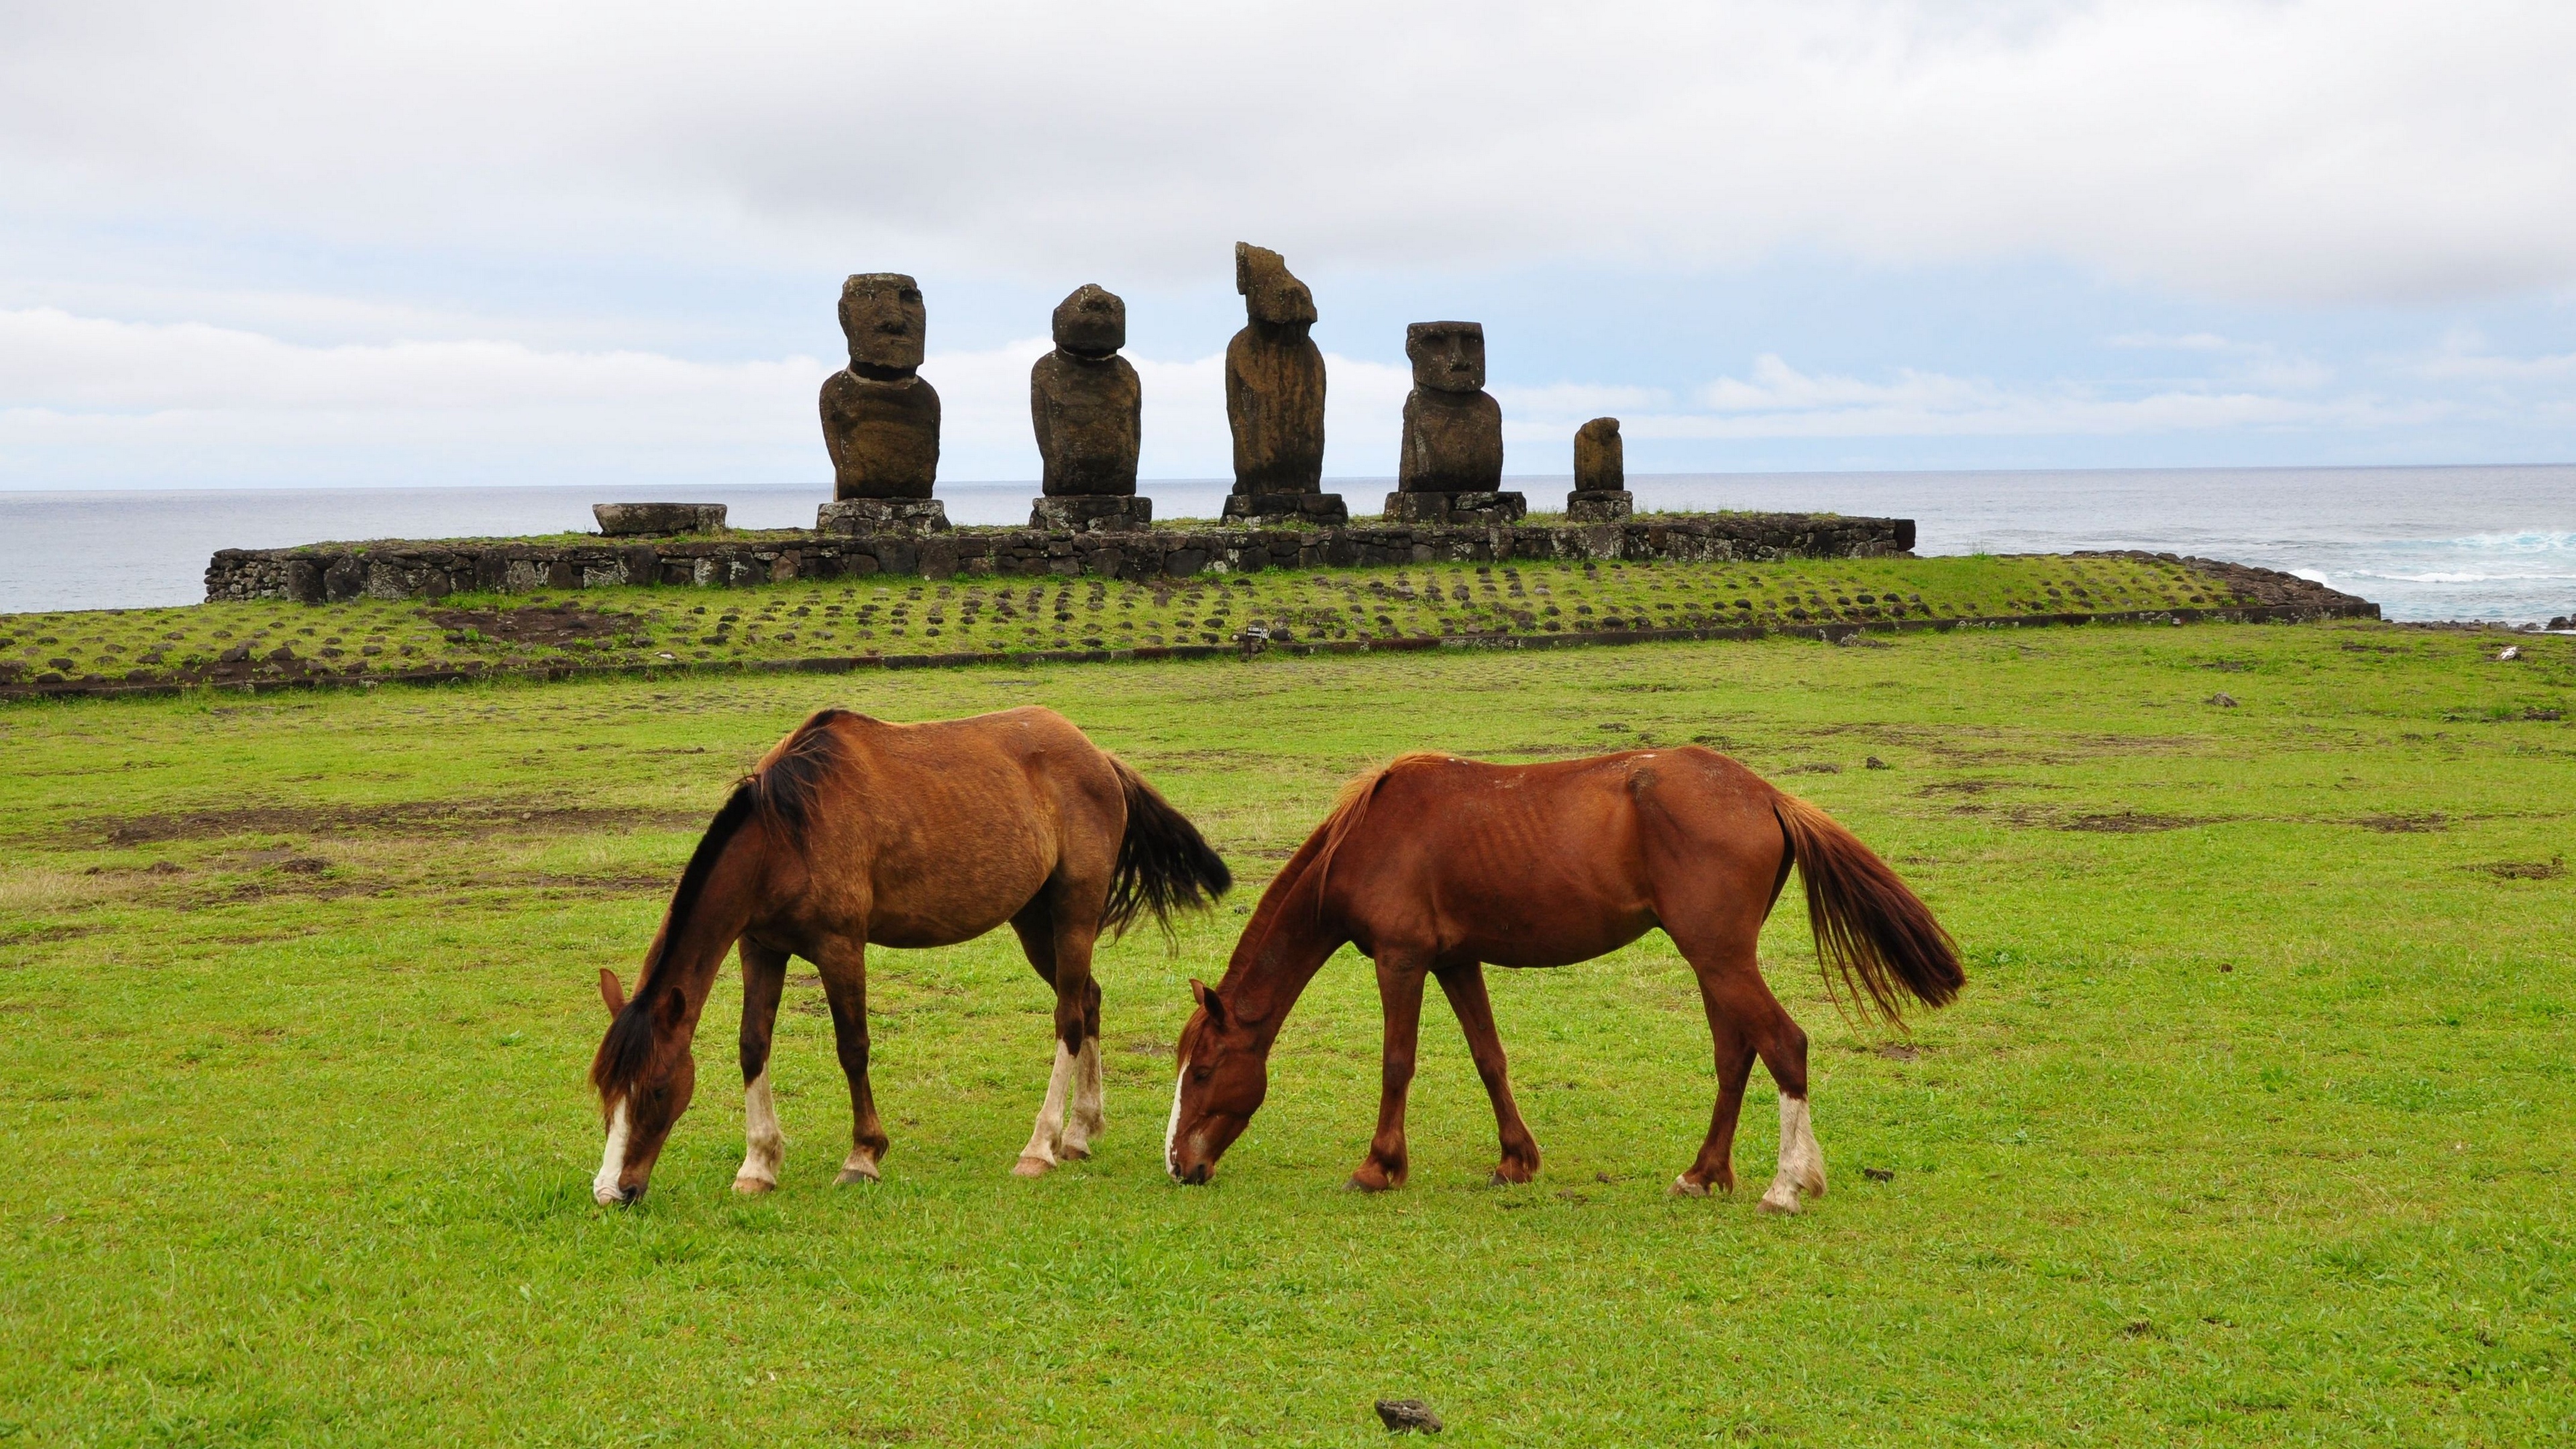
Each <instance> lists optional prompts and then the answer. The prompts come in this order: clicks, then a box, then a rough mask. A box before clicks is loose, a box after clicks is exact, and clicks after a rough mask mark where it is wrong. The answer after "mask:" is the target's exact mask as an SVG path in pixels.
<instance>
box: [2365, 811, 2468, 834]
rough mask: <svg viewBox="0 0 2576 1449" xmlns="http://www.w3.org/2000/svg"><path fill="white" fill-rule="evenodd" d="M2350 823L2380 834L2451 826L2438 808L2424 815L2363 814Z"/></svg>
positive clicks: (2405, 832)
mask: <svg viewBox="0 0 2576 1449" xmlns="http://www.w3.org/2000/svg"><path fill="white" fill-rule="evenodd" d="M2352 823H2353V824H2355V825H2358V826H2360V827H2361V828H2362V829H2364V830H2376V831H2378V832H2379V833H2380V834H2382V835H2419V834H2424V833H2427V832H2430V831H2435V830H2448V829H2450V828H2451V822H2450V818H2449V817H2447V816H2445V815H2443V814H2442V813H2441V812H2440V811H2438V810H2436V811H2433V812H2431V813H2430V814H2425V815H2364V816H2362V817H2361V818H2360V819H2358V820H2355V821H2353V822H2352Z"/></svg>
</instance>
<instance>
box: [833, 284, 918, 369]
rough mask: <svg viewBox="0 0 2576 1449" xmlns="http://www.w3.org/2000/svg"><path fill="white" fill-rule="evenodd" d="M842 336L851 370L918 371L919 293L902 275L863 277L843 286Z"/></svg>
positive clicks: (916, 287) (914, 285)
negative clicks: (845, 338)
mask: <svg viewBox="0 0 2576 1449" xmlns="http://www.w3.org/2000/svg"><path fill="white" fill-rule="evenodd" d="M841 332H842V334H843V335H844V336H846V337H848V338H849V339H850V366H852V367H854V368H856V367H867V368H875V369H878V370H881V371H892V372H910V371H912V370H913V369H914V368H916V367H919V366H921V346H922V334H923V317H922V311H921V288H920V287H919V286H918V285H917V284H915V283H914V281H913V280H912V278H910V277H907V276H905V275H903V274H902V273H901V272H861V273H860V274H858V275H857V276H854V277H852V278H850V279H849V280H848V281H846V282H843V283H842V284H841Z"/></svg>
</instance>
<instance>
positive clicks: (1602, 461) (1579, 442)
mask: <svg viewBox="0 0 2576 1449" xmlns="http://www.w3.org/2000/svg"><path fill="white" fill-rule="evenodd" d="M1626 451H1627V450H1626V446H1625V445H1624V444H1622V443H1621V442H1620V441H1619V420H1618V419H1617V418H1594V419H1593V420H1592V421H1590V422H1588V423H1585V424H1584V425H1583V426H1582V427H1580V428H1577V429H1575V430H1574V491H1575V492H1577V493H1614V492H1617V491H1618V490H1620V489H1623V488H1625V487H1627V486H1628V464H1627V457H1626Z"/></svg>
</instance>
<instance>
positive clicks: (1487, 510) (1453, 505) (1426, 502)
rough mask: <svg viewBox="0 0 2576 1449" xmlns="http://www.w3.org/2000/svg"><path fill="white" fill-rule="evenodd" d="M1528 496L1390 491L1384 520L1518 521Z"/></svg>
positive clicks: (1460, 523)
mask: <svg viewBox="0 0 2576 1449" xmlns="http://www.w3.org/2000/svg"><path fill="white" fill-rule="evenodd" d="M1528 512H1529V500H1528V499H1526V498H1524V497H1522V496H1521V495H1520V494H1518V493H1501V492H1494V493H1484V492H1478V493H1390V494H1388V495H1386V521H1387V522H1389V523H1395V522H1398V521H1401V522H1405V523H1445V524H1449V525H1451V526H1453V527H1476V526H1481V525H1487V524H1501V523H1518V522H1520V521H1521V518H1522V517H1523V516H1524V515H1526V514H1527V513H1528Z"/></svg>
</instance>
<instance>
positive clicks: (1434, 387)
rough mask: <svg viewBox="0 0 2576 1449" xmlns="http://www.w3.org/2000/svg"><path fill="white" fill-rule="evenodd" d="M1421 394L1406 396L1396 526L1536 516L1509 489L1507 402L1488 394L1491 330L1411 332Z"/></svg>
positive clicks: (1429, 325) (1424, 326) (1429, 326)
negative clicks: (1506, 475)
mask: <svg viewBox="0 0 2576 1449" xmlns="http://www.w3.org/2000/svg"><path fill="white" fill-rule="evenodd" d="M1404 355H1405V356H1406V357H1408V358H1410V359H1412V361H1413V391H1412V392H1411V393H1410V394H1408V395H1407V396H1406V397H1405V399H1404V453H1403V455H1402V456H1401V457H1400V458H1399V459H1398V460H1397V462H1396V468H1395V486H1396V491H1395V492H1393V493H1390V494H1388V495H1386V516H1387V518H1388V519H1389V521H1393V520H1396V519H1403V520H1405V521H1407V522H1413V523H1451V522H1455V523H1510V522H1512V521H1513V520H1515V519H1517V518H1519V517H1520V516H1521V515H1522V514H1524V513H1527V512H1528V511H1529V507H1528V504H1527V502H1526V501H1525V500H1524V499H1523V498H1522V497H1521V495H1520V494H1518V493H1505V492H1503V491H1501V490H1502V486H1503V405H1502V404H1501V403H1498V402H1496V401H1494V399H1493V396H1492V394H1490V393H1488V392H1486V391H1485V329H1484V328H1483V327H1482V326H1480V325H1478V324H1477V323H1474V322H1416V323H1414V324H1413V325H1412V326H1410V327H1407V328H1405V329H1404Z"/></svg>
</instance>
